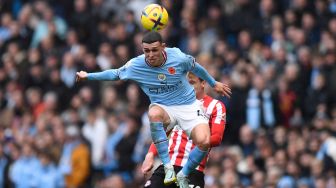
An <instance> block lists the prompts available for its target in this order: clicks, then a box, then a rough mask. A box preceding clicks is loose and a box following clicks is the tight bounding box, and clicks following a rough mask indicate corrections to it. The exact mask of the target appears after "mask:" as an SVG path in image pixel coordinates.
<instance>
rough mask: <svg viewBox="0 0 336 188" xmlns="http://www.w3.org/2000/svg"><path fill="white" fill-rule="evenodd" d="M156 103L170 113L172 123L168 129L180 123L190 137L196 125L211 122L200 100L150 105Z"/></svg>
mask: <svg viewBox="0 0 336 188" xmlns="http://www.w3.org/2000/svg"><path fill="white" fill-rule="evenodd" d="M154 105H157V106H160V107H161V108H163V109H164V110H165V111H166V112H167V114H168V115H169V118H170V124H169V125H168V127H167V130H171V129H173V128H174V126H175V125H179V126H180V127H181V128H182V129H183V130H184V131H185V132H186V134H187V135H188V136H189V137H190V135H191V131H192V130H193V128H194V127H196V126H197V125H199V124H208V122H209V121H208V119H207V118H206V117H205V115H204V110H203V105H202V103H201V102H200V101H198V100H196V101H195V102H194V103H192V104H188V105H175V106H166V105H162V104H157V103H153V104H151V105H150V107H152V106H154Z"/></svg>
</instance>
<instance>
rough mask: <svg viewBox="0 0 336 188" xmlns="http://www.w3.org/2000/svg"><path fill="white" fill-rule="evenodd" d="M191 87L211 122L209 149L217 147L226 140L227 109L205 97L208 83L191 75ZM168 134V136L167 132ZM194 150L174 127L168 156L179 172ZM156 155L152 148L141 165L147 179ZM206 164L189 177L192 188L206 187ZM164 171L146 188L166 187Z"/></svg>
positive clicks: (161, 167) (154, 175)
mask: <svg viewBox="0 0 336 188" xmlns="http://www.w3.org/2000/svg"><path fill="white" fill-rule="evenodd" d="M188 80H189V83H190V84H192V85H193V86H194V89H195V91H196V98H197V99H198V100H200V101H201V102H202V103H203V107H204V109H205V116H206V117H207V118H208V119H209V126H210V130H211V136H210V147H215V146H218V145H219V144H220V143H221V141H222V138H223V133H224V129H225V117H226V109H225V106H224V104H223V103H222V102H220V101H218V100H216V99H213V98H211V97H210V96H208V95H206V94H205V91H204V86H205V81H204V80H202V79H201V78H198V77H197V76H195V75H194V74H192V73H189V74H188ZM167 133H168V132H167ZM194 147H195V145H194V143H193V142H192V140H190V139H188V137H187V135H186V133H185V132H184V131H183V130H182V129H181V128H180V126H175V127H174V128H173V130H172V131H171V133H170V138H169V155H170V158H171V161H172V163H173V166H174V169H175V171H176V172H178V171H179V170H181V169H182V167H183V166H184V165H185V164H186V162H187V161H186V159H187V158H188V155H189V154H190V150H192V149H193V148H194ZM156 155H157V151H156V148H155V146H154V144H152V145H151V146H150V148H149V151H148V153H147V155H146V158H145V160H144V162H143V164H142V172H143V173H144V174H145V175H147V174H148V173H149V172H150V171H151V170H152V168H153V164H154V157H155V156H156ZM206 162H207V157H206V158H205V159H203V161H202V162H201V163H200V165H199V166H198V167H197V168H196V171H194V172H192V173H191V174H190V175H189V180H190V182H189V185H190V186H191V187H194V188H201V187H204V173H203V170H204V167H205V164H206ZM163 169H164V167H163V165H160V166H159V167H158V168H157V169H156V170H155V171H154V173H153V175H152V176H151V177H150V179H149V180H148V181H147V182H146V184H145V188H156V187H165V185H164V184H163V179H164V170H163ZM167 187H169V188H175V187H176V185H174V184H172V185H169V186H167Z"/></svg>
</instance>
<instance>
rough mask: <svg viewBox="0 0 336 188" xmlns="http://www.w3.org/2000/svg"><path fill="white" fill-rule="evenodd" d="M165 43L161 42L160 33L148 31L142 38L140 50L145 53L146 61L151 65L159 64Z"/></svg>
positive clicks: (161, 61) (161, 60)
mask: <svg viewBox="0 0 336 188" xmlns="http://www.w3.org/2000/svg"><path fill="white" fill-rule="evenodd" d="M165 47H166V44H165V43H163V42H162V37H161V35H160V33H158V32H155V31H150V32H148V33H146V34H145V35H144V36H143V38H142V50H143V52H144V54H145V58H146V61H147V62H148V63H149V64H151V65H152V66H155V67H156V66H160V65H161V64H162V63H163V61H164V58H163V54H162V51H163V50H164V48H165Z"/></svg>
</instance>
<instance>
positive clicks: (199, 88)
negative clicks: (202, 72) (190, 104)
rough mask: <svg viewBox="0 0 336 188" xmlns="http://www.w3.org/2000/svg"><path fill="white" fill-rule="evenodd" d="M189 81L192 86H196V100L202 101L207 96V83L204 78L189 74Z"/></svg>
mask: <svg viewBox="0 0 336 188" xmlns="http://www.w3.org/2000/svg"><path fill="white" fill-rule="evenodd" d="M188 81H189V83H190V84H191V85H193V86H194V89H195V92H196V98H197V99H202V98H203V96H204V94H205V91H204V88H205V81H204V80H203V79H202V78H200V77H197V76H196V75H195V74H193V73H192V72H188Z"/></svg>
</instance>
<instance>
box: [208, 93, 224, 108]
mask: <svg viewBox="0 0 336 188" xmlns="http://www.w3.org/2000/svg"><path fill="white" fill-rule="evenodd" d="M203 100H204V104H207V106H208V107H213V108H214V107H217V108H223V109H225V105H224V103H223V102H222V101H220V100H218V99H215V98H212V97H211V96H209V95H206V96H205V97H204V98H203Z"/></svg>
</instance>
